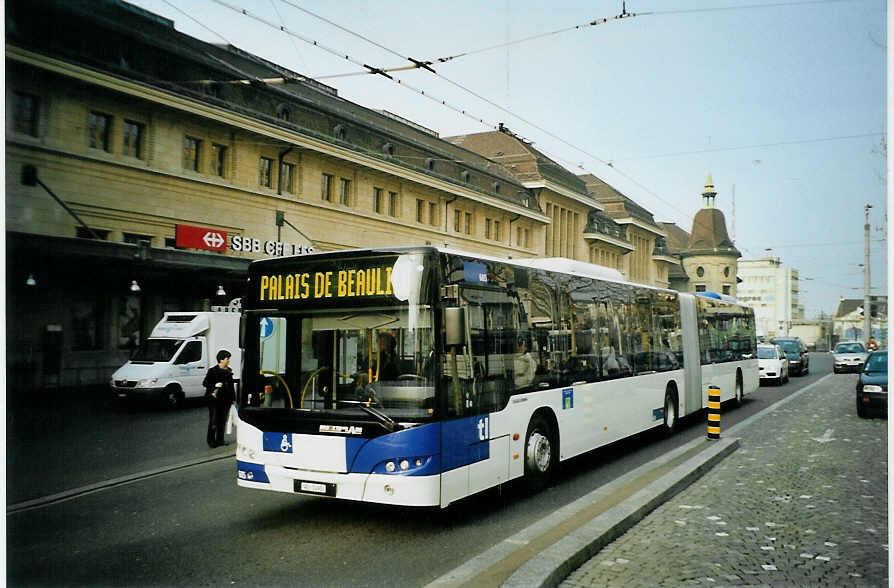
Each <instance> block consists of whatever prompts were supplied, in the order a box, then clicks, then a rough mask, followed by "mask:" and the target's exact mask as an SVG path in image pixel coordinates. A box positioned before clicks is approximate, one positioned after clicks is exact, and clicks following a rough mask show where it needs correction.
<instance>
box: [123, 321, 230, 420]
mask: <svg viewBox="0 0 894 588" xmlns="http://www.w3.org/2000/svg"><path fill="white" fill-rule="evenodd" d="M239 316H240V315H239V313H238V312H166V313H165V314H164V316H163V317H162V319H161V320H160V321H159V323H158V324H157V325H155V327H154V328H153V329H152V333H151V334H150V335H149V338H148V339H146V340H145V341H143V343H142V345H140V347H139V349H137V351H136V352H135V353H134V355H133V357H132V358H131V359H130V361H128V362H127V363H126V364H124V365H123V366H121V367H120V368H118V370H117V371H116V372H115V373H114V374H112V380H111V386H112V392H113V393H114V394H115V395H116V396H117V397H118V398H119V399H122V400H125V399H130V398H150V397H154V398H161V399H164V401H165V402H166V403H167V404H168V405H169V406H171V407H176V406H179V405H180V404H181V403H182V402H183V400H184V399H185V398H194V397H198V396H202V395H204V393H205V390H204V388H202V380H203V379H204V378H205V373H206V372H207V370H208V368H210V367H212V366H214V365H216V364H217V352H218V351H220V350H221V349H226V350H227V351H229V352H230V353H231V354H232V358H231V359H230V368H232V370H233V375H234V377H235V378H237V379H238V378H239V374H240V373H241V369H242V350H241V349H239Z"/></svg>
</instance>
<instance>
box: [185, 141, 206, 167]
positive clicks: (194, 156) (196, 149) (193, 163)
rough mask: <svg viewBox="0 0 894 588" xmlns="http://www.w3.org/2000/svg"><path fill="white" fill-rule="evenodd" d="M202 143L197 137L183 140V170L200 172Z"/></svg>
mask: <svg viewBox="0 0 894 588" xmlns="http://www.w3.org/2000/svg"><path fill="white" fill-rule="evenodd" d="M201 148H202V141H201V140H199V139H196V138H195V137H190V136H186V137H184V138H183V169H189V170H192V171H199V153H200V151H201Z"/></svg>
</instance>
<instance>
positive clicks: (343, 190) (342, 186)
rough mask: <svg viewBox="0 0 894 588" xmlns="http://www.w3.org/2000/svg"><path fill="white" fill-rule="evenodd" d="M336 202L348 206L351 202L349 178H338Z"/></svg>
mask: <svg viewBox="0 0 894 588" xmlns="http://www.w3.org/2000/svg"><path fill="white" fill-rule="evenodd" d="M338 203H339V204H344V205H345V206H350V204H351V180H348V179H345V178H339V185H338Z"/></svg>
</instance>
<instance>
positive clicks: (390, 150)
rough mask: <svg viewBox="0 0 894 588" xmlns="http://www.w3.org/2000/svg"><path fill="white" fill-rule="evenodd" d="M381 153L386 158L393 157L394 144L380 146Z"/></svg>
mask: <svg viewBox="0 0 894 588" xmlns="http://www.w3.org/2000/svg"><path fill="white" fill-rule="evenodd" d="M382 151H383V152H384V153H385V155H387V156H388V157H394V143H390V142H389V143H385V144H384V145H382Z"/></svg>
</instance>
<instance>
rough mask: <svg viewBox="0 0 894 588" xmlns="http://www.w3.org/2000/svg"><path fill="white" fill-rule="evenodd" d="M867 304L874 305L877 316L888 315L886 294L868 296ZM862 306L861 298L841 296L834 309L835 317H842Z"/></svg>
mask: <svg viewBox="0 0 894 588" xmlns="http://www.w3.org/2000/svg"><path fill="white" fill-rule="evenodd" d="M869 304H871V305H873V306H875V307H876V314H877V315H878V316H888V297H887V296H870V297H869ZM861 306H863V299H862V298H842V299H841V300H839V301H838V307H837V308H836V309H835V318H843V317H846V316H848V315H849V314H851V313H852V312H854V311H855V310H857V309H858V308H860V307H861Z"/></svg>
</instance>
